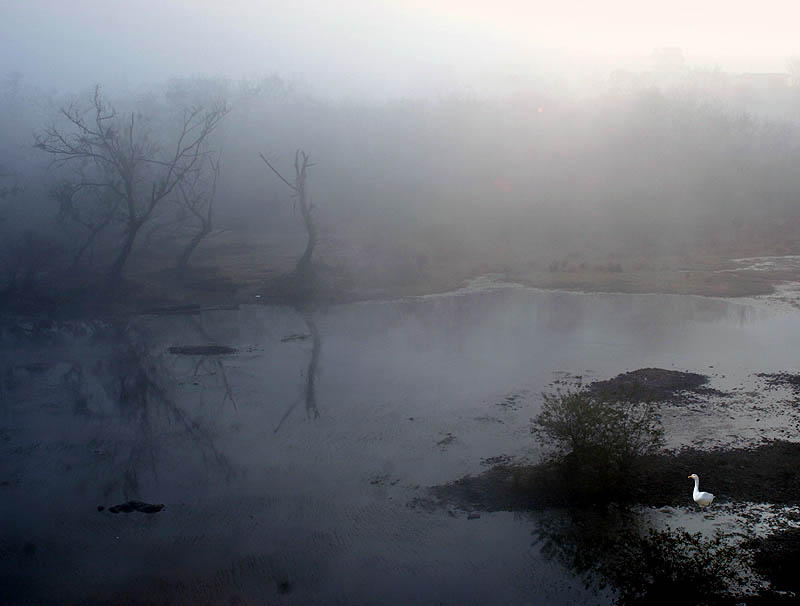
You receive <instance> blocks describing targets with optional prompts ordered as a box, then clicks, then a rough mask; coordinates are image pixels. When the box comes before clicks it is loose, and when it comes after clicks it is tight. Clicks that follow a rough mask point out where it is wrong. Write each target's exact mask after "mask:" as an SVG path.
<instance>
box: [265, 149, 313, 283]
mask: <svg viewBox="0 0 800 606" xmlns="http://www.w3.org/2000/svg"><path fill="white" fill-rule="evenodd" d="M259 155H260V156H261V159H262V160H263V161H264V164H266V165H267V166H268V167H269V168H270V170H271V171H272V172H273V173H275V174H276V175H277V176H278V178H279V179H280V180H281V181H283V182H284V183H285V184H286V185H287V186H288V187H289V189H291V190H292V191H293V192H294V194H293V195H292V197H293V198H297V206H299V207H300V214H301V216H302V217H303V224H304V225H305V228H306V233H307V234H308V240H307V241H306V249H305V251H304V252H303V255H302V256H301V257H300V259H299V260H298V261H297V267H295V270H294V271H295V274H297V275H298V276H300V277H309V276H311V272H312V269H313V268H312V265H311V256H312V255H313V254H314V247H315V246H316V245H317V228H316V226H315V225H314V220H313V217H312V216H311V212H312V210H313V209H314V206H313V204H311V200H310V199H309V197H308V191H307V189H306V178H307V176H308V173H307V170H308V169H309V168H310V167H312V166H314V164H313V163H311V162H309V157H308V155H307V154H306V153H305V152H304V151H300V150H297V151H296V152H295V153H294V172H295V178H294V183H290V182H289V181H288V180H287V179H286V178H284V176H283V175H282V174H281V173H280V172H278V170H277V169H276V168H275V167H274V166H272V164H270V162H269V160H267V159H266V158H265V157H264V154H259Z"/></svg>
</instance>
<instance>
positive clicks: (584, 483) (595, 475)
mask: <svg viewBox="0 0 800 606" xmlns="http://www.w3.org/2000/svg"><path fill="white" fill-rule="evenodd" d="M542 397H543V399H544V404H543V406H542V411H541V412H540V413H539V414H538V415H537V416H536V418H535V419H534V425H533V427H532V429H531V431H532V432H533V433H535V434H537V435H538V436H539V437H540V439H541V440H542V442H543V443H545V444H547V445H549V446H551V447H552V448H553V452H552V454H551V455H550V460H549V461H548V464H547V465H545V466H543V467H542V469H543V470H545V469H546V470H547V471H548V473H549V474H552V473H553V472H558V473H559V474H560V475H561V476H563V477H564V478H565V479H567V481H568V484H565V486H564V487H562V488H568V490H569V491H570V492H571V493H572V494H573V495H574V496H575V497H576V498H580V499H584V498H589V499H597V498H599V497H601V495H603V494H605V495H606V496H608V497H610V498H612V499H613V500H617V499H619V497H622V496H625V495H626V494H627V488H626V486H629V485H630V480H631V477H630V476H631V475H632V474H634V473H635V472H636V471H637V468H638V464H639V463H640V462H641V461H642V458H643V457H645V456H646V455H650V454H655V453H656V452H657V451H658V450H659V449H660V448H661V447H662V446H663V444H664V431H663V429H662V427H661V420H660V418H659V416H658V414H657V411H656V409H655V407H654V406H653V405H652V404H651V403H648V402H637V401H636V400H633V399H624V400H606V399H603V398H601V397H598V396H596V395H593V394H591V393H589V392H587V391H586V390H578V391H567V392H560V391H559V392H556V393H555V394H542ZM551 481H552V478H551ZM556 489H557V488H556Z"/></svg>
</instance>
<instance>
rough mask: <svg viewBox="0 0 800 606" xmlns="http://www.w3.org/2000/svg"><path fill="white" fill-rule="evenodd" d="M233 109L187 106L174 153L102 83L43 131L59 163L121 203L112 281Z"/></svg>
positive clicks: (40, 141)
mask: <svg viewBox="0 0 800 606" xmlns="http://www.w3.org/2000/svg"><path fill="white" fill-rule="evenodd" d="M228 111H229V110H228V108H227V106H226V105H225V104H224V103H221V104H217V105H214V106H213V107H211V108H209V109H203V108H202V107H192V108H189V109H186V110H185V111H184V113H183V116H182V119H181V122H180V124H179V127H178V129H177V135H176V137H175V141H174V143H173V146H172V147H171V151H164V150H162V147H161V146H160V145H159V143H158V142H156V141H154V140H152V139H151V133H150V131H149V129H148V128H147V126H146V125H142V124H141V116H140V115H138V114H137V113H135V112H131V113H130V116H129V117H127V118H125V119H122V118H121V117H120V116H119V115H118V114H117V112H116V110H115V109H114V107H113V106H111V105H110V104H109V103H108V102H107V101H106V100H105V99H103V97H102V95H101V93H100V88H99V87H97V88H95V93H94V98H93V100H92V102H91V103H90V104H89V107H87V108H80V107H78V106H77V105H76V104H72V105H69V106H65V107H62V108H61V115H62V117H63V118H65V119H66V127H65V128H59V127H58V126H56V125H52V126H48V127H46V128H44V129H43V132H42V133H40V134H38V135H37V137H36V147H38V148H39V149H41V150H43V151H45V152H47V153H49V154H51V155H52V157H53V163H54V164H56V165H66V164H70V165H73V166H79V167H81V168H82V169H83V170H82V171H81V172H80V174H81V175H82V176H81V177H80V180H79V181H78V183H77V185H79V186H80V187H81V188H86V189H93V190H98V191H102V192H105V193H107V194H108V195H109V196H111V197H112V198H116V199H118V200H119V201H120V206H121V209H122V215H123V224H124V238H123V243H122V246H121V248H120V250H119V251H118V253H117V255H116V258H115V259H114V261H113V263H112V264H111V266H110V268H109V278H110V279H111V282H112V285H116V284H117V283H118V282H119V280H120V278H121V277H122V272H123V269H124V268H125V264H126V262H127V261H128V258H129V256H130V254H131V251H132V250H133V245H134V243H135V242H136V236H137V235H138V234H139V230H140V229H141V228H142V226H143V225H145V224H146V223H147V222H148V221H149V220H150V219H151V217H153V213H154V211H155V210H156V209H157V208H158V207H159V205H160V204H161V203H162V202H163V201H164V200H165V199H167V198H168V197H169V196H170V194H172V192H173V190H175V188H176V187H177V186H178V185H179V184H180V183H182V182H183V180H184V179H185V178H186V175H187V174H189V173H190V172H191V171H192V170H193V169H194V168H195V167H196V166H197V165H198V163H199V162H201V161H202V159H203V158H204V157H205V154H206V153H207V152H206V151H205V147H204V143H205V142H206V140H207V139H208V137H209V135H210V134H211V133H212V132H213V131H214V129H215V128H216V127H217V125H218V124H219V122H220V120H222V119H223V118H224V117H225V115H226V114H227V113H228Z"/></svg>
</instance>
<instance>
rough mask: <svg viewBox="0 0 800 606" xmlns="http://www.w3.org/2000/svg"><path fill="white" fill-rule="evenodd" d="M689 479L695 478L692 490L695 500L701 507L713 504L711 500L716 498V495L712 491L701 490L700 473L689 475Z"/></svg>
mask: <svg viewBox="0 0 800 606" xmlns="http://www.w3.org/2000/svg"><path fill="white" fill-rule="evenodd" d="M689 479H694V491H693V492H692V498H693V499H694V502H695V503H697V504H698V505H700V507H708V506H709V505H711V501H713V500H714V495H713V494H711V493H710V492H700V478H699V477H698V475H697V474H696V473H693V474H692V475H690V476H689Z"/></svg>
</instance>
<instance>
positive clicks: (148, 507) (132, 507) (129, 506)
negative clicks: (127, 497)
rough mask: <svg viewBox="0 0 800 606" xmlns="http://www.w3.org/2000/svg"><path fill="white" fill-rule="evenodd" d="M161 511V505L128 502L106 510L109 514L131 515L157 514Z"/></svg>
mask: <svg viewBox="0 0 800 606" xmlns="http://www.w3.org/2000/svg"><path fill="white" fill-rule="evenodd" d="M162 509H164V505H163V504H158V505H154V504H152V503H145V502H144V501H128V502H127V503H121V504H119V505H114V506H113V507H109V508H108V510H109V511H110V512H111V513H131V512H134V511H140V512H142V513H158V512H159V511H161V510H162Z"/></svg>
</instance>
